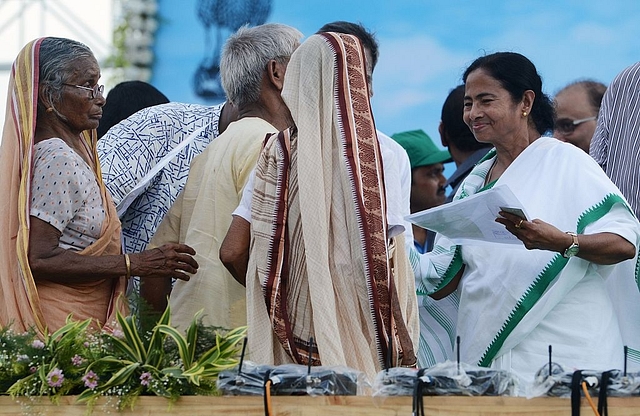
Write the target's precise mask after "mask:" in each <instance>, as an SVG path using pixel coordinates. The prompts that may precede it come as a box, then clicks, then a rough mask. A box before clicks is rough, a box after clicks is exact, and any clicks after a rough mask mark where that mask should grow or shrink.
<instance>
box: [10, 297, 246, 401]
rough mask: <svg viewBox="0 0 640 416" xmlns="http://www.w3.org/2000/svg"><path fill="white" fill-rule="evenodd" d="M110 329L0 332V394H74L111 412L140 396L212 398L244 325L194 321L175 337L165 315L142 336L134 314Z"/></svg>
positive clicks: (72, 325)
mask: <svg viewBox="0 0 640 416" xmlns="http://www.w3.org/2000/svg"><path fill="white" fill-rule="evenodd" d="M117 322H118V325H117V329H115V330H113V331H102V332H98V331H96V330H94V329H92V328H91V326H90V325H91V321H90V320H87V321H81V322H79V321H72V320H71V319H68V320H67V324H66V325H65V326H63V327H62V328H60V329H59V330H57V331H55V332H54V333H52V334H47V335H46V336H44V337H42V338H39V337H38V336H37V335H36V333H35V332H34V331H28V332H25V333H21V334H18V333H16V332H14V331H13V330H12V329H11V328H3V329H0V394H10V395H12V396H14V397H16V396H27V397H39V396H48V397H49V398H50V399H51V400H52V401H53V402H57V401H58V399H59V398H60V397H61V396H63V395H78V398H77V400H78V402H85V403H87V404H88V405H89V407H90V408H91V407H92V406H93V405H94V403H95V401H96V400H97V399H98V398H99V397H101V396H116V397H117V398H118V404H117V406H118V408H119V409H124V408H125V407H133V406H134V404H135V400H136V398H137V397H138V396H140V395H156V396H162V397H166V398H167V399H170V400H171V401H175V400H177V399H178V398H179V397H180V396H182V395H215V394H217V390H216V379H217V376H218V374H219V373H220V371H223V370H225V369H229V368H232V367H234V366H236V365H237V364H238V358H239V357H238V356H239V344H240V341H241V340H242V339H244V337H245V334H246V327H241V328H236V329H233V330H230V331H227V330H223V329H221V328H215V327H207V326H204V325H203V324H202V323H201V320H200V319H199V316H198V315H196V317H195V318H194V320H193V322H192V323H191V325H190V326H189V327H188V328H187V330H186V331H185V332H184V333H183V332H182V331H179V330H177V329H175V328H173V327H172V326H171V325H170V310H169V308H167V310H166V311H165V312H164V314H163V315H162V316H161V317H160V319H159V321H158V322H157V323H156V324H155V326H154V327H153V328H152V329H151V330H149V331H142V330H140V329H139V325H138V322H137V319H136V317H135V315H132V316H128V317H124V316H122V315H120V314H118V316H117Z"/></svg>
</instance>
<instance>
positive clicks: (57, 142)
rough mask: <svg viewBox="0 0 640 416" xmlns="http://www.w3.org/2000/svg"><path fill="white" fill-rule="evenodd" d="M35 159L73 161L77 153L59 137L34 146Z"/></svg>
mask: <svg viewBox="0 0 640 416" xmlns="http://www.w3.org/2000/svg"><path fill="white" fill-rule="evenodd" d="M33 149H34V159H36V160H37V159H55V158H62V159H67V158H68V159H72V158H74V155H75V152H74V151H73V150H72V149H71V147H69V145H68V144H67V143H65V141H64V140H62V139H59V138H57V137H53V138H51V139H46V140H42V141H40V142H38V143H36V144H35V145H34V146H33Z"/></svg>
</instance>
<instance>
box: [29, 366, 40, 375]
mask: <svg viewBox="0 0 640 416" xmlns="http://www.w3.org/2000/svg"><path fill="white" fill-rule="evenodd" d="M36 371H38V368H37V367H34V366H31V367H29V372H30V373H31V374H33V373H35V372H36Z"/></svg>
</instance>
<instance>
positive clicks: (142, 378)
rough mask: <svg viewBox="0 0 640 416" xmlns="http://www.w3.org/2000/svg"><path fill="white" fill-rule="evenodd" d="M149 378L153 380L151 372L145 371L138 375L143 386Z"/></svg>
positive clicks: (147, 382)
mask: <svg viewBox="0 0 640 416" xmlns="http://www.w3.org/2000/svg"><path fill="white" fill-rule="evenodd" d="M151 380H153V377H151V373H150V372H148V371H145V372H144V373H142V375H141V376H140V384H142V385H143V386H148V385H149V382H150V381H151Z"/></svg>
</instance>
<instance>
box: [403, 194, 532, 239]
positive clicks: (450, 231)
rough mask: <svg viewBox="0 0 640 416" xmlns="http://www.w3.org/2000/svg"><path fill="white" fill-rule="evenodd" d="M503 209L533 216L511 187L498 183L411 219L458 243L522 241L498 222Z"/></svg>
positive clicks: (422, 212) (420, 225)
mask: <svg viewBox="0 0 640 416" xmlns="http://www.w3.org/2000/svg"><path fill="white" fill-rule="evenodd" d="M500 211H507V212H510V213H514V214H516V215H520V216H522V217H523V219H525V220H527V221H528V220H529V218H530V217H529V216H528V215H527V214H526V211H525V209H524V207H523V206H522V203H521V202H520V201H519V200H518V198H517V197H516V196H515V195H514V194H513V192H512V191H511V189H509V187H508V186H506V185H498V186H495V187H493V188H492V189H488V190H486V191H482V192H479V193H477V194H474V195H471V196H469V197H467V198H464V199H460V200H457V201H453V202H450V203H448V204H444V205H440V206H439V207H434V208H430V209H427V210H425V211H420V212H416V213H414V214H411V215H409V216H408V217H407V220H408V221H409V222H411V223H413V224H416V225H418V226H419V227H422V228H426V229H427V230H432V231H436V232H438V233H440V234H442V235H444V236H446V237H448V238H449V239H450V240H451V241H452V242H453V243H455V244H482V243H504V244H522V242H521V241H520V240H518V239H517V238H516V236H514V235H513V234H511V233H510V232H509V231H507V229H506V228H505V227H504V225H502V224H500V223H498V222H496V221H495V219H496V218H498V217H499V216H500V215H498V212H500Z"/></svg>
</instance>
